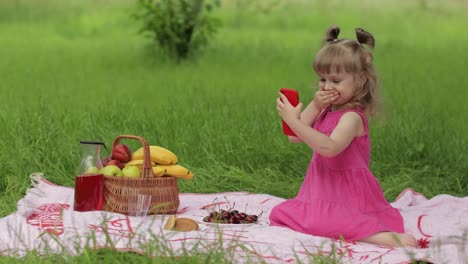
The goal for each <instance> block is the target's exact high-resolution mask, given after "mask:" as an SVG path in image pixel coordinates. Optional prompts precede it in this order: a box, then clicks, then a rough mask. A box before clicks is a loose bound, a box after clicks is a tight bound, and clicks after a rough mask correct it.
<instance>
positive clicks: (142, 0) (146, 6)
mask: <svg viewBox="0 0 468 264" xmlns="http://www.w3.org/2000/svg"><path fill="white" fill-rule="evenodd" d="M219 6H220V0H210V1H209V2H207V1H204V0H139V1H138V7H139V8H138V11H137V13H136V14H135V18H136V19H138V20H141V21H142V22H143V27H142V28H141V30H140V32H141V33H150V36H151V37H152V38H153V39H154V41H155V43H156V45H158V46H159V47H160V48H162V49H163V50H164V51H165V52H167V53H168V54H169V55H171V56H174V57H175V58H177V59H185V58H187V57H188V56H189V55H191V54H192V53H193V52H194V51H195V50H197V49H198V48H200V47H202V46H204V45H206V44H207V43H208V40H209V39H210V37H212V36H213V35H214V34H215V33H216V31H217V29H218V28H219V27H220V25H221V21H220V20H219V19H218V18H215V17H212V16H210V15H209V14H208V13H209V12H210V11H212V10H213V8H215V7H219Z"/></svg>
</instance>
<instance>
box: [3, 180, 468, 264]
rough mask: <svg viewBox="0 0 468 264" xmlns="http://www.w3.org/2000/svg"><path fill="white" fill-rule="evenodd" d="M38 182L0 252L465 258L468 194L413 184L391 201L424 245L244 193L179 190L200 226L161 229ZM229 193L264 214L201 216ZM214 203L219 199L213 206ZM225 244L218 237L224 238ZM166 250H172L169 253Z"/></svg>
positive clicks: (245, 258) (277, 259) (160, 220)
mask: <svg viewBox="0 0 468 264" xmlns="http://www.w3.org/2000/svg"><path fill="white" fill-rule="evenodd" d="M31 178H32V182H33V187H32V188H31V189H29V190H28V191H27V194H26V196H25V197H24V198H23V199H21V200H20V201H19V202H18V204H17V207H18V210H17V212H15V213H12V214H10V215H8V216H6V217H4V218H1V219H0V225H1V228H0V233H1V236H0V254H1V255H9V256H16V257H21V256H24V255H25V254H26V253H27V252H28V251H32V250H35V252H38V253H39V254H48V253H61V254H70V255H77V254H80V253H81V252H82V251H83V250H85V249H86V248H103V247H111V248H114V249H116V250H125V251H135V252H146V253H148V252H152V253H151V254H154V255H161V254H164V252H161V251H159V252H158V249H163V248H164V249H165V250H168V249H169V250H170V251H172V252H174V254H175V255H178V254H180V255H184V254H185V255H187V252H191V251H192V252H195V251H197V252H200V251H203V250H207V251H211V252H213V250H216V249H219V248H220V245H222V247H221V248H222V250H224V252H225V253H226V255H227V256H230V257H231V260H232V262H238V263H245V262H254V263H256V262H264V263H299V262H300V263H308V262H311V260H312V259H313V258H314V257H315V258H316V257H317V255H322V256H325V257H327V258H331V259H337V260H342V261H343V262H344V263H411V261H413V260H425V261H427V262H433V263H467V262H468V197H464V198H459V197H454V196H450V195H445V194H442V195H438V196H436V197H434V198H432V199H427V198H426V197H425V196H424V195H422V194H420V193H417V192H415V191H413V190H411V189H407V190H405V191H403V192H402V193H401V194H400V196H398V198H397V199H396V200H395V202H393V203H392V205H393V206H394V207H396V208H398V209H399V210H400V211H401V213H402V215H403V217H404V220H405V229H406V230H407V232H408V233H411V234H413V235H414V236H415V237H416V238H417V239H418V241H419V248H417V249H409V248H390V247H382V246H376V245H371V244H366V243H346V242H342V241H334V240H331V239H326V238H321V237H316V236H312V235H306V234H302V233H298V232H295V231H292V230H290V229H287V228H281V227H273V226H269V225H268V215H269V213H270V210H271V208H273V206H275V205H276V204H278V203H280V202H282V201H284V199H282V198H279V197H275V196H271V195H268V194H253V193H244V192H228V193H212V194H196V193H181V194H180V207H179V211H178V212H177V214H178V217H187V218H191V219H194V220H196V221H199V222H200V223H199V227H200V228H199V230H197V231H191V232H177V231H168V230H164V229H163V228H162V226H163V225H164V223H165V220H166V219H167V216H162V215H156V216H148V217H146V218H139V217H128V216H125V215H122V214H116V213H110V212H101V211H93V212H75V211H73V196H74V193H73V188H69V187H63V186H58V185H55V184H53V183H51V182H48V181H47V180H45V179H44V177H43V175H42V174H41V173H36V174H33V175H31ZM226 200H228V201H230V202H235V207H236V209H238V210H239V211H246V212H247V213H249V214H259V213H260V212H262V211H263V214H261V216H260V218H259V223H258V224H254V225H216V224H206V223H203V221H202V218H203V217H204V216H206V215H207V211H206V209H207V208H210V207H211V206H220V207H221V208H224V207H225V206H226V204H227V202H226ZM213 204H216V205H213ZM221 241H222V243H221V244H220V242H221ZM166 253H167V252H166Z"/></svg>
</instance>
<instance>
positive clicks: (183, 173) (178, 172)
mask: <svg viewBox="0 0 468 264" xmlns="http://www.w3.org/2000/svg"><path fill="white" fill-rule="evenodd" d="M153 168H162V169H164V170H165V171H166V172H165V175H168V176H174V177H177V178H181V179H186V180H191V179H193V173H192V172H191V171H190V170H188V169H187V168H185V167H182V166H180V165H156V166H155V167H153Z"/></svg>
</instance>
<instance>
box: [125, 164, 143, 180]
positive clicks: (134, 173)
mask: <svg viewBox="0 0 468 264" xmlns="http://www.w3.org/2000/svg"><path fill="white" fill-rule="evenodd" d="M122 173H123V176H125V177H133V178H138V177H140V173H141V171H140V169H139V168H138V167H137V166H127V167H125V168H123V170H122Z"/></svg>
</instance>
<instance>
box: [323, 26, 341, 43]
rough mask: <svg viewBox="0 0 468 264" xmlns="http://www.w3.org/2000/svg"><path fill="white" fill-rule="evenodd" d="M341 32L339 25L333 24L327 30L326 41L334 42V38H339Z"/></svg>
mask: <svg viewBox="0 0 468 264" xmlns="http://www.w3.org/2000/svg"><path fill="white" fill-rule="evenodd" d="M339 34H340V28H339V27H338V26H335V25H334V26H331V27H330V28H329V29H328V30H327V32H325V41H327V42H333V41H334V40H336V39H338V35H339Z"/></svg>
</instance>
